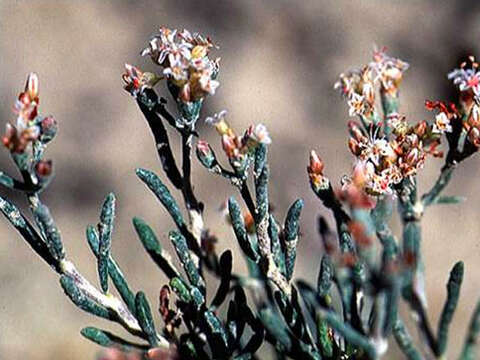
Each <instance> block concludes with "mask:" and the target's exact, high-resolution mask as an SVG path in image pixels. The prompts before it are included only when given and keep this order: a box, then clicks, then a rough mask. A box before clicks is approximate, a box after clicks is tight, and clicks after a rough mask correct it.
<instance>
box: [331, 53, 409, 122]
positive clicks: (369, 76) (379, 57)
mask: <svg viewBox="0 0 480 360" xmlns="http://www.w3.org/2000/svg"><path fill="white" fill-rule="evenodd" d="M408 66H409V65H408V64H407V63H406V62H404V61H402V60H399V59H396V58H393V57H390V56H388V55H387V54H385V52H384V51H383V50H379V51H375V52H374V54H373V61H371V62H370V63H369V64H368V65H366V66H364V67H363V68H362V69H353V70H350V71H349V72H347V73H342V74H340V79H339V80H338V81H337V82H336V83H335V85H334V88H335V89H338V90H340V91H341V93H342V95H343V96H345V97H346V98H347V101H348V107H349V115H350V116H357V115H360V116H366V117H368V116H370V115H371V114H372V112H373V111H374V108H375V92H376V89H377V88H379V87H380V89H381V91H383V92H385V93H388V94H390V95H391V96H397V91H398V86H399V85H400V82H401V80H402V76H403V73H404V72H405V71H406V70H407V69H408Z"/></svg>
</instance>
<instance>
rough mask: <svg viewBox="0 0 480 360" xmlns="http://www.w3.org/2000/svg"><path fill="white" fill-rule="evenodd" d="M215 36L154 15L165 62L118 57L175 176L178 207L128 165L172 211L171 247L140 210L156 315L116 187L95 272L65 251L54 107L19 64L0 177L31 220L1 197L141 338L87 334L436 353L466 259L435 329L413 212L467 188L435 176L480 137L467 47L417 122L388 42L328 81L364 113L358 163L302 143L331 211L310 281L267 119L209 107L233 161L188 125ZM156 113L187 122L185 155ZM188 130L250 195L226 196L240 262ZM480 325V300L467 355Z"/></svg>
mask: <svg viewBox="0 0 480 360" xmlns="http://www.w3.org/2000/svg"><path fill="white" fill-rule="evenodd" d="M214 48H215V46H214V44H213V42H212V41H211V40H210V39H209V38H206V37H204V36H202V35H200V34H197V33H194V34H192V33H190V32H188V31H186V30H183V31H182V32H178V31H176V30H171V29H167V28H164V27H162V28H161V29H160V31H159V34H158V35H155V36H153V37H152V38H151V39H150V42H149V44H148V47H147V48H146V49H145V50H143V52H142V55H148V56H149V57H150V58H151V59H152V60H153V62H154V63H155V64H157V65H158V66H159V68H160V72H159V73H158V74H157V73H148V72H143V71H142V70H140V69H138V68H136V67H135V66H132V65H128V64H127V65H126V67H125V73H124V75H123V80H124V82H125V90H127V91H128V92H129V93H130V94H131V95H132V96H133V98H134V100H135V101H136V103H137V105H138V107H139V108H140V110H141V112H142V114H143V115H144V117H145V120H146V122H147V124H148V125H149V127H150V129H151V130H152V134H153V137H154V141H155V145H156V149H157V152H158V155H159V158H160V162H161V166H162V169H163V171H164V173H165V175H166V177H167V179H168V181H169V182H170V184H171V186H173V187H174V188H176V189H178V190H180V192H181V196H182V199H183V203H184V205H185V213H186V215H187V216H185V215H184V213H182V211H181V208H180V205H179V203H178V202H177V200H176V199H175V198H174V197H173V195H172V193H171V192H170V190H169V188H168V187H167V185H166V184H165V183H164V182H163V181H162V179H161V178H160V177H159V176H158V175H157V174H155V173H154V172H152V171H150V170H146V169H137V170H136V173H137V175H138V177H139V178H140V180H141V181H142V182H143V183H144V184H145V185H146V186H147V187H148V188H149V189H150V190H151V191H152V192H153V194H154V195H155V196H156V198H157V199H158V200H159V201H160V203H161V204H162V206H163V207H164V208H165V210H166V211H167V212H168V214H169V215H170V216H171V218H172V220H173V221H174V224H175V227H176V229H175V230H171V231H170V232H169V235H168V237H169V240H170V241H171V245H172V247H173V249H174V251H175V253H176V255H177V258H178V261H175V260H174V259H173V257H172V256H171V255H170V253H169V251H168V250H167V249H166V248H165V247H164V246H163V245H162V244H160V242H159V240H158V238H157V236H156V234H155V232H154V230H153V229H152V227H151V226H150V225H148V224H147V223H146V222H145V221H144V220H142V219H140V218H138V217H135V218H134V219H133V225H134V227H135V230H136V232H137V234H138V237H139V239H140V241H141V242H142V244H143V246H144V248H145V250H146V252H147V253H148V255H149V256H150V257H151V259H152V260H153V261H154V262H155V263H156V264H157V265H158V267H159V268H160V269H161V270H162V271H163V272H164V274H165V275H166V276H167V277H168V279H169V280H168V283H167V284H164V285H163V286H162V287H161V289H159V302H158V311H159V314H160V316H161V318H162V320H163V323H162V324H161V325H160V326H158V325H157V324H155V323H154V321H153V316H152V307H151V305H150V301H149V300H148V299H147V296H146V295H145V293H144V292H142V291H134V290H132V289H131V287H130V285H129V284H128V282H127V280H126V277H125V276H124V274H123V272H122V271H121V268H120V266H119V264H118V263H117V262H116V261H115V259H114V256H113V252H112V231H113V226H114V217H115V196H114V195H113V194H112V193H111V194H108V195H107V196H106V198H105V201H104V203H103V205H102V208H101V211H100V216H99V222H98V224H97V225H96V226H91V225H90V226H87V229H86V237H87V241H88V243H89V245H90V248H91V250H92V252H93V253H94V254H95V257H96V259H97V269H98V277H99V287H96V286H94V285H93V284H92V283H91V282H90V281H89V280H87V279H86V278H85V277H84V276H83V275H82V274H81V273H80V272H79V271H78V270H77V268H76V267H75V265H74V263H73V262H72V260H70V257H69V256H68V254H67V252H66V250H65V248H64V246H63V241H62V237H61V234H60V232H59V230H58V228H57V226H56V224H55V221H54V220H53V217H52V215H51V213H50V211H49V209H48V207H47V206H46V205H45V204H43V203H42V201H41V199H40V195H41V192H42V190H44V189H45V188H46V186H48V184H49V182H50V180H51V178H52V176H53V165H52V162H51V161H50V160H44V154H45V149H46V147H47V145H48V144H49V143H50V141H51V140H52V139H53V138H54V136H55V135H56V132H57V123H56V121H55V120H54V118H53V117H51V116H47V117H43V116H41V115H39V113H38V104H39V85H38V77H37V75H36V74H33V73H32V74H30V75H28V78H27V83H26V86H25V90H24V91H23V92H22V93H21V94H20V95H19V97H18V100H17V101H16V103H15V108H14V109H15V113H16V115H17V119H16V122H15V124H7V130H6V134H5V136H4V137H3V143H4V145H5V147H6V148H7V149H8V150H9V151H10V154H11V156H12V159H13V160H14V162H15V164H16V166H17V167H18V169H19V171H20V174H21V176H22V180H17V179H15V178H13V177H11V176H10V175H7V174H5V173H3V172H2V173H0V184H2V185H3V186H5V187H7V188H10V189H14V190H18V191H21V192H23V193H24V194H25V195H26V199H27V201H28V204H29V206H30V210H31V212H32V215H33V222H32V221H30V220H29V219H28V218H27V217H26V216H25V215H24V214H23V213H22V212H21V211H20V210H19V209H18V208H17V207H16V206H15V205H14V204H13V203H11V202H10V201H9V200H7V199H5V198H1V197H0V210H1V211H2V213H3V214H4V216H5V217H6V218H7V219H8V220H9V221H10V223H11V224H12V225H13V226H14V227H15V228H16V229H17V230H18V231H19V232H20V234H21V235H22V237H23V238H24V239H25V240H26V241H27V243H28V244H29V245H30V246H31V247H32V248H33V250H34V251H35V252H36V253H37V254H38V255H39V256H40V257H41V258H42V259H43V260H44V261H45V262H47V264H49V265H50V266H51V267H52V269H53V270H54V271H56V272H57V273H58V274H59V276H60V284H61V286H62V288H63V290H64V292H65V294H66V295H67V296H68V297H69V298H70V299H71V301H72V302H73V303H74V304H75V305H76V306H77V307H79V308H80V309H82V310H84V311H86V312H88V313H90V314H92V315H95V316H99V317H102V318H105V319H107V320H110V321H113V322H116V323H118V324H119V325H120V326H122V327H123V328H124V329H125V330H126V331H127V332H128V333H130V334H131V335H133V336H135V337H136V338H138V339H137V341H130V340H125V339H123V338H121V337H119V336H117V335H114V334H112V333H110V332H108V331H105V330H102V329H98V328H95V327H87V328H84V329H83V330H82V331H81V333H82V335H83V336H84V337H86V338H87V339H89V340H91V341H93V342H95V343H97V344H99V345H101V346H104V347H107V348H108V350H107V351H106V352H105V353H104V354H102V355H101V358H102V359H110V360H120V359H141V358H145V359H227V358H234V359H239V360H240V359H255V358H257V356H258V355H256V353H257V351H258V350H259V349H260V348H261V347H262V345H263V347H266V346H267V344H270V345H271V347H272V349H273V351H274V352H275V353H276V354H277V356H278V358H286V357H287V356H288V357H290V358H293V359H304V358H305V359H378V358H381V357H382V356H383V355H385V354H386V352H387V349H388V345H389V340H390V337H391V335H393V337H394V338H395V340H396V342H397V343H398V345H399V347H400V349H401V350H402V352H403V354H404V355H405V357H406V358H408V359H412V360H418V359H424V358H432V357H435V358H438V359H440V358H444V357H445V354H446V350H447V344H448V334H449V325H450V323H451V321H452V317H453V314H454V312H455V308H456V306H457V303H458V298H459V295H460V287H461V283H462V280H463V272H464V266H463V263H462V262H458V263H456V264H455V265H454V267H453V269H452V271H451V274H450V278H449V280H448V283H447V298H446V301H445V305H444V308H443V311H442V314H441V317H440V321H439V323H438V330H437V331H436V332H435V331H434V330H433V328H432V325H431V323H430V320H429V318H428V315H427V313H426V304H427V296H426V293H425V285H424V267H423V265H422V246H421V220H422V217H423V214H424V212H425V211H426V210H427V208H428V207H429V206H432V205H435V204H442V203H458V202H460V201H461V198H459V197H455V196H443V195H441V192H442V191H443V189H444V188H445V187H446V186H447V184H448V182H449V181H450V179H451V177H452V174H453V172H454V170H455V168H456V166H457V165H458V164H459V163H460V162H461V161H463V160H465V159H466V158H468V157H469V156H471V155H472V154H474V153H475V152H477V151H478V149H479V147H480V122H479V104H480V73H479V72H478V70H477V68H478V64H477V63H476V62H475V61H474V59H473V58H472V59H470V62H469V63H468V64H462V66H461V67H460V68H459V69H456V70H454V71H452V72H451V73H450V74H449V75H448V77H449V78H450V79H452V80H453V83H454V84H455V85H456V86H457V87H458V89H459V92H460V97H459V99H460V100H459V104H458V105H455V104H447V103H445V102H442V101H427V102H426V107H427V109H428V110H430V111H432V112H433V113H434V116H432V119H431V120H430V121H421V122H418V123H415V124H411V123H409V122H407V120H406V118H405V116H403V115H401V114H400V113H399V86H400V83H401V80H402V78H403V76H404V73H405V71H406V70H407V69H408V64H407V63H406V62H404V61H401V60H398V59H395V58H392V57H390V56H388V55H386V53H385V51H384V49H382V50H376V51H375V52H374V55H373V60H372V61H371V62H370V63H369V64H367V65H366V66H364V67H363V68H361V69H359V70H352V71H349V72H348V73H345V74H342V75H340V79H339V81H338V82H337V83H336V84H335V88H337V89H339V90H340V91H341V93H342V95H343V96H344V97H345V98H346V100H347V104H348V107H349V115H350V116H351V117H357V121H350V122H349V124H348V128H349V133H350V138H349V141H348V146H349V149H350V151H351V152H352V154H353V156H354V164H353V169H352V172H351V175H349V176H345V177H344V178H343V179H342V182H341V185H340V186H339V187H337V186H333V185H332V182H331V181H330V179H329V178H328V177H327V176H326V175H325V170H326V169H325V165H324V163H323V161H322V160H321V158H320V157H319V156H318V155H317V153H316V152H315V151H312V152H311V154H310V162H309V164H308V166H307V172H308V177H309V179H310V184H311V187H312V190H313V192H314V193H315V195H316V196H317V197H318V198H319V199H320V200H321V202H322V203H323V205H324V206H325V207H326V208H328V209H330V210H331V212H332V214H333V219H334V221H335V224H336V231H333V230H331V228H330V226H329V225H328V223H329V220H327V219H325V218H323V217H320V218H319V220H318V230H319V235H320V238H321V239H322V242H323V245H324V249H325V251H324V253H323V254H322V257H321V261H320V263H319V264H318V266H319V275H318V280H317V283H316V285H311V284H310V283H309V282H307V281H304V280H300V279H295V278H294V276H293V275H294V269H295V263H296V257H297V245H298V242H299V239H300V233H299V227H300V215H301V212H302V209H303V206H304V205H303V201H302V200H301V199H297V200H295V201H294V202H293V203H292V205H291V206H290V208H289V209H288V210H287V212H286V216H285V219H284V221H283V223H281V222H280V221H279V220H278V219H277V218H276V216H275V215H274V214H273V213H272V208H271V206H270V202H269V193H268V187H269V165H268V157H267V150H268V145H269V144H270V143H271V141H272V140H271V138H270V136H269V133H268V131H267V129H266V127H265V126H264V125H262V124H258V125H252V126H250V127H249V128H248V129H247V130H246V131H245V132H244V133H243V135H237V133H236V132H235V131H234V129H233V127H231V126H230V125H229V124H228V123H227V121H226V111H221V112H219V113H218V114H215V115H214V116H212V117H207V118H206V122H207V123H209V124H211V125H212V126H214V127H215V129H216V130H217V132H218V134H219V135H220V142H221V146H222V149H223V151H224V153H225V157H226V160H227V161H228V164H229V168H227V167H225V166H223V165H222V164H221V162H220V161H219V160H218V158H217V155H216V154H215V152H214V150H213V148H212V146H210V145H209V144H208V143H207V142H205V141H203V140H199V139H197V137H199V136H200V135H199V134H198V133H197V132H196V130H195V125H196V123H197V121H198V120H199V119H200V117H201V110H202V105H203V102H204V101H205V99H206V98H207V96H209V95H214V93H215V90H216V88H217V87H218V86H219V82H218V80H217V76H218V73H219V60H218V59H215V60H212V59H211V58H210V52H211V50H212V49H214ZM163 82H164V83H166V87H167V89H168V91H169V93H170V95H171V96H172V99H173V101H174V102H175V104H176V110H177V113H176V115H172V113H171V112H170V111H169V110H168V109H167V100H165V99H164V98H163V97H159V96H158V95H157V92H156V90H155V86H157V85H158V84H161V83H163ZM165 124H168V125H169V126H170V127H172V128H173V129H174V131H175V134H178V136H179V137H180V138H181V143H182V150H181V167H180V166H179V165H178V164H179V163H178V162H177V159H176V158H175V155H174V153H173V151H172V149H171V147H170V141H169V134H168V133H167V130H166V125H165ZM444 139H446V141H447V142H446V147H447V152H446V156H445V162H444V165H443V167H442V169H441V172H440V175H439V177H438V179H437V181H436V182H435V184H434V185H433V186H432V188H431V189H430V190H429V191H427V192H426V193H425V194H423V195H422V196H418V193H419V190H418V188H417V182H416V177H417V176H418V174H419V172H420V170H421V168H422V167H423V165H424V162H425V161H426V160H427V159H428V158H429V157H430V156H433V157H442V156H443V154H442V151H440V150H439V146H441V142H442V141H443V140H444ZM194 143H195V144H196V149H195V150H196V155H197V158H198V160H199V163H200V164H201V165H202V166H204V167H205V168H206V169H207V170H208V171H210V172H212V173H214V174H216V175H220V176H222V177H224V178H225V179H227V180H228V181H229V182H230V183H231V184H232V185H234V187H235V188H236V189H238V191H239V194H240V197H241V198H242V200H243V202H244V207H243V206H242V205H240V204H239V202H238V201H237V200H236V199H235V197H231V198H230V199H229V200H228V202H227V205H226V210H227V215H228V216H227V218H228V223H229V226H231V227H232V229H233V234H234V235H235V238H236V239H237V242H238V244H239V247H240V249H241V250H242V252H243V255H244V259H245V261H246V264H247V269H248V273H247V274H236V273H234V272H233V261H234V260H235V261H237V259H239V258H240V256H237V255H235V256H234V253H233V252H232V250H226V251H224V252H223V253H222V254H218V253H217V250H216V246H215V243H216V238H215V235H214V232H213V231H212V230H210V229H207V228H206V226H205V222H204V214H203V210H204V205H203V203H202V202H201V201H200V200H199V199H198V198H197V196H196V195H195V192H194V187H193V185H192V179H191V166H192V163H191V153H192V147H193V144H194ZM252 184H253V194H252V191H251V189H252ZM394 204H396V205H397V206H398V209H399V215H400V218H401V220H402V226H403V232H402V234H401V235H400V236H399V237H398V239H397V237H396V236H395V235H394V234H393V233H392V231H391V229H390V227H389V222H390V219H391V217H392V213H393V205H394ZM377 246H380V248H381V250H380V254H381V256H380V257H378V256H377V251H376V247H377ZM206 273H209V274H211V275H213V277H214V278H217V279H218V281H217V284H213V285H212V284H211V281H214V280H213V279H212V278H211V277H206V276H205V274H206ZM207 280H208V283H207ZM111 285H113V287H114V288H115V289H116V290H113V291H112V287H111ZM400 301H405V302H406V303H407V304H408V305H409V307H410V309H411V312H412V314H413V318H414V319H415V321H416V322H417V325H418V328H419V330H420V334H421V337H422V340H424V341H425V343H426V344H427V346H425V347H423V348H421V349H420V348H419V347H418V346H417V344H416V341H415V340H414V339H412V337H411V335H410V333H409V332H408V330H407V328H406V326H405V324H404V321H403V319H402V317H401V316H400V314H399V312H398V305H399V302H400ZM479 332H480V303H479V305H477V307H476V309H475V311H474V314H473V317H472V321H471V324H470V328H469V333H468V336H467V338H466V340H465V343H464V347H463V351H462V354H461V356H460V359H462V360H471V359H474V358H475V344H476V342H477V339H478V335H479ZM260 351H261V350H260Z"/></svg>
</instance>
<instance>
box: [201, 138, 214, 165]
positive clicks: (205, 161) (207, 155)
mask: <svg viewBox="0 0 480 360" xmlns="http://www.w3.org/2000/svg"><path fill="white" fill-rule="evenodd" d="M197 157H198V160H200V162H201V163H202V165H203V166H205V167H206V168H207V169H211V168H212V167H213V166H215V164H216V162H217V160H216V158H215V154H214V153H213V150H212V148H211V147H210V145H209V144H208V143H207V142H206V141H203V140H199V141H198V142H197Z"/></svg>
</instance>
